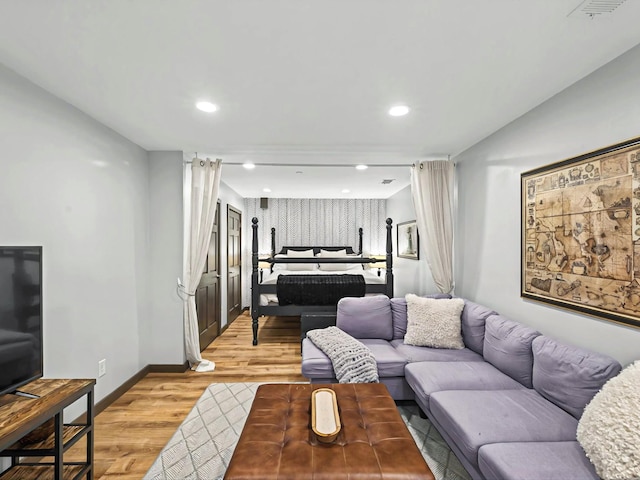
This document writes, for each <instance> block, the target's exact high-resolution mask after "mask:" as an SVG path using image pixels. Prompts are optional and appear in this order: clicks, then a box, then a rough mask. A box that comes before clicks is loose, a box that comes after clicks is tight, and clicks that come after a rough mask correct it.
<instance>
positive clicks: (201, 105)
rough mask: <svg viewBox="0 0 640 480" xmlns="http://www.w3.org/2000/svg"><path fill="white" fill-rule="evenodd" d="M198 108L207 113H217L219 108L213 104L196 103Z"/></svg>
mask: <svg viewBox="0 0 640 480" xmlns="http://www.w3.org/2000/svg"><path fill="white" fill-rule="evenodd" d="M196 108H197V109H198V110H202V111H203V112H207V113H211V112H215V111H216V110H218V106H217V105H215V104H213V103H211V102H198V103H196Z"/></svg>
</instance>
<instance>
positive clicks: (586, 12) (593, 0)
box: [568, 0, 626, 19]
mask: <svg viewBox="0 0 640 480" xmlns="http://www.w3.org/2000/svg"><path fill="white" fill-rule="evenodd" d="M625 1H626V0H584V1H583V2H580V5H578V6H577V7H576V8H574V9H573V11H572V12H571V13H570V14H569V15H568V16H569V17H572V18H592V19H593V18H596V17H597V16H598V15H601V14H603V13H613V11H614V10H615V9H616V8H618V7H619V6H620V5H622V4H623V3H624V2H625Z"/></svg>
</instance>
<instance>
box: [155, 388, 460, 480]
mask: <svg viewBox="0 0 640 480" xmlns="http://www.w3.org/2000/svg"><path fill="white" fill-rule="evenodd" d="M260 385H262V383H214V384H212V385H209V387H207V389H206V390H205V391H204V393H203V394H202V396H201V397H200V399H199V400H198V401H197V402H196V404H195V406H194V407H193V409H192V410H191V412H189V415H187V418H186V419H185V420H184V421H183V422H182V424H181V425H180V426H179V427H178V430H177V431H176V433H175V434H174V435H173V436H172V437H171V439H170V440H169V442H168V443H167V445H166V446H165V447H164V448H163V449H162V451H161V452H160V454H159V455H158V458H156V460H155V462H154V463H153V465H152V466H151V468H150V469H149V471H148V472H147V473H146V475H145V476H144V480H218V479H222V477H223V476H224V472H225V470H226V468H227V466H228V465H229V461H230V460H231V455H232V453H233V450H234V448H235V446H236V443H237V442H238V438H239V437H240V433H241V432H242V427H243V426H244V422H245V420H246V419H247V416H248V414H249V410H250V409H251V403H252V402H253V397H254V396H255V393H256V390H257V388H258V387H259V386H260ZM398 410H399V412H400V415H401V416H402V419H403V420H404V421H405V423H406V424H407V427H408V428H409V431H410V432H411V435H413V438H414V439H415V441H416V444H417V445H418V448H419V449H420V451H421V452H422V455H423V457H424V459H425V461H426V462H427V464H428V465H429V467H430V468H431V471H432V472H433V474H434V476H435V477H436V480H468V479H469V478H470V477H469V475H468V474H467V472H466V471H465V469H464V467H463V466H462V465H461V464H460V462H459V461H458V459H457V458H456V457H455V455H454V454H453V452H452V451H451V450H450V449H449V447H448V446H447V444H446V442H445V441H444V440H443V439H442V437H441V436H440V434H439V433H438V431H437V430H436V429H435V427H433V425H431V423H430V422H429V420H426V419H424V418H420V415H419V414H418V407H417V406H415V405H409V406H400V407H398Z"/></svg>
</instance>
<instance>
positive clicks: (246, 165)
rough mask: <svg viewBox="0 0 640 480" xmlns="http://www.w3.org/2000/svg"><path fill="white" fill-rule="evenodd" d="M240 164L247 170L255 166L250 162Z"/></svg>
mask: <svg viewBox="0 0 640 480" xmlns="http://www.w3.org/2000/svg"><path fill="white" fill-rule="evenodd" d="M242 166H243V167H244V168H246V169H247V170H253V169H254V168H256V166H255V165H254V164H253V163H251V162H245V163H243V164H242Z"/></svg>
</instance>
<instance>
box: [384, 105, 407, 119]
mask: <svg viewBox="0 0 640 480" xmlns="http://www.w3.org/2000/svg"><path fill="white" fill-rule="evenodd" d="M407 113H409V107H407V106H406V105H396V106H394V107H391V108H390V109H389V115H391V116H392V117H401V116H403V115H406V114H407Z"/></svg>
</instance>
